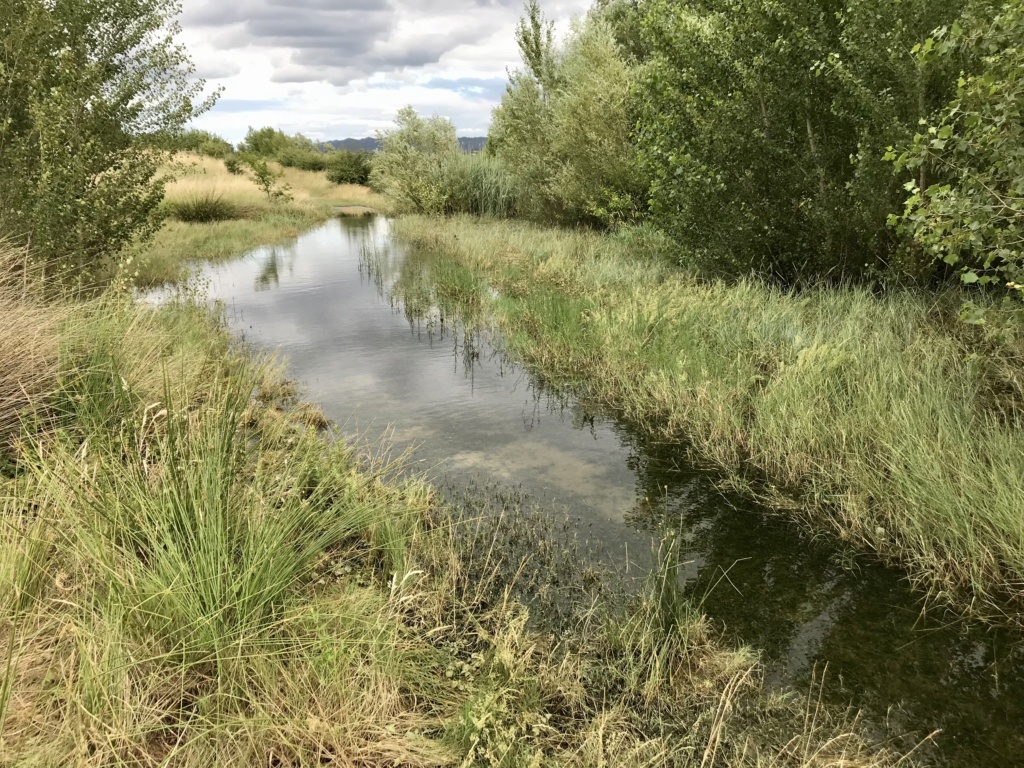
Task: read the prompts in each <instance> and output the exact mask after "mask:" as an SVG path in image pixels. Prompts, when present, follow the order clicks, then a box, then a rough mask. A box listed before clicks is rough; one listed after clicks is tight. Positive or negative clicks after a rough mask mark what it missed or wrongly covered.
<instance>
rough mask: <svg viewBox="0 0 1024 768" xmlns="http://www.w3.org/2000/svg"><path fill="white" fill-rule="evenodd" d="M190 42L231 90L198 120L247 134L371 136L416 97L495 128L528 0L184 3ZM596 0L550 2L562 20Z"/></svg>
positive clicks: (203, 68) (214, 82) (237, 135)
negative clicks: (502, 81)
mask: <svg viewBox="0 0 1024 768" xmlns="http://www.w3.org/2000/svg"><path fill="white" fill-rule="evenodd" d="M183 5H184V13H183V15H182V18H181V24H182V28H183V33H182V41H183V42H184V43H185V44H186V45H187V46H188V48H189V50H190V51H191V52H192V56H193V59H194V60H195V62H196V66H197V74H198V75H199V76H200V77H204V78H205V79H207V81H208V85H209V86H210V87H211V88H213V87H222V88H223V95H222V101H221V104H220V105H219V106H217V107H215V108H214V109H213V110H212V111H211V112H210V113H208V114H206V115H203V116H202V117H200V118H199V119H198V120H197V121H196V125H197V126H198V127H201V128H205V129H207V130H212V131H215V132H216V133H219V134H221V135H223V136H224V137H225V138H227V139H229V140H231V141H238V140H239V139H241V138H242V137H243V136H244V135H245V132H246V129H247V127H248V126H250V125H253V126H263V125H272V126H274V127H277V128H281V129H282V130H285V131H289V132H295V131H301V132H303V133H305V134H306V135H308V136H311V137H313V138H319V139H333V138H343V137H346V136H365V135H370V134H372V133H373V132H374V131H375V130H377V129H379V128H383V127H386V126H388V125H390V123H391V121H392V119H393V117H394V115H395V113H396V112H397V111H398V109H399V108H401V107H403V106H405V105H406V104H412V105H413V106H414V107H416V109H417V110H419V111H421V112H423V113H427V114H435V113H436V114H443V115H446V116H448V117H451V118H452V120H453V122H455V124H456V127H458V128H459V132H460V133H461V134H463V135H469V134H475V135H479V134H482V133H486V130H487V126H488V125H489V124H490V113H491V109H492V108H493V107H494V106H495V104H496V103H497V98H498V96H499V89H497V88H496V87H495V84H496V82H495V81H496V79H497V78H503V77H504V76H505V73H506V70H507V68H508V67H510V66H515V65H517V64H518V52H517V50H516V44H515V38H514V29H515V25H516V21H517V19H518V18H519V16H520V14H521V13H522V5H521V2H520V0H420V1H419V2H416V1H415V0H235V1H234V2H231V3H226V2H223V0H185V1H184V3H183ZM588 6H589V0H560V1H559V2H550V3H546V4H545V5H544V8H545V12H546V13H547V14H548V15H549V16H550V17H551V18H553V19H555V20H556V21H558V22H563V23H564V22H565V21H567V20H568V19H569V18H570V17H571V16H573V15H578V14H580V13H583V12H585V11H586V9H587V7H588Z"/></svg>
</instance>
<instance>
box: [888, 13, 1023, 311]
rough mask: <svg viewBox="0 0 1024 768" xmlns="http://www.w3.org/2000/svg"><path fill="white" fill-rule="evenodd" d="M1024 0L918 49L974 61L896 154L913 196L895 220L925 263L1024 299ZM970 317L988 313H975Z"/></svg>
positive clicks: (927, 55)
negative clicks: (952, 269)
mask: <svg viewBox="0 0 1024 768" xmlns="http://www.w3.org/2000/svg"><path fill="white" fill-rule="evenodd" d="M1022 41H1024V0H1010V2H1007V3H1006V4H1005V5H1004V7H1003V8H1002V10H1001V12H1000V13H999V14H998V15H996V16H995V18H994V19H991V20H990V19H988V18H986V17H985V16H984V15H982V16H981V17H974V18H971V19H968V20H965V25H961V24H957V25H955V26H953V27H950V28H947V29H943V30H940V31H939V33H938V34H937V35H936V36H935V37H934V38H929V40H928V41H926V42H925V44H924V45H922V46H921V47H920V49H919V50H918V52H917V55H918V59H919V60H920V61H921V62H922V66H924V65H925V64H927V62H928V61H929V60H931V59H935V58H951V57H953V58H957V59H962V58H963V55H962V54H963V53H964V52H965V51H967V52H969V53H971V54H973V56H971V57H970V58H974V59H976V60H978V62H979V63H978V66H977V67H976V69H975V71H973V72H963V73H961V75H960V77H959V78H958V84H957V92H956V98H955V99H953V100H952V101H951V102H950V104H949V105H948V106H947V107H946V108H945V109H944V110H943V111H942V112H941V114H940V115H939V116H938V118H937V119H936V120H935V121H933V122H931V123H930V124H928V125H927V126H926V128H925V129H924V130H922V131H920V132H918V133H917V134H916V136H915V137H914V139H913V142H911V143H909V146H907V147H906V148H905V151H903V152H902V153H900V154H897V153H896V152H895V151H893V152H892V153H890V155H889V157H890V159H892V160H894V161H895V162H896V164H897V167H898V168H900V169H908V170H910V171H911V172H912V173H913V175H914V180H913V181H912V182H910V183H908V185H907V187H908V191H909V192H910V195H909V198H908V199H907V202H906V207H905V210H904V212H903V214H902V216H901V217H896V216H894V217H893V223H895V224H897V225H898V226H899V227H900V228H901V229H902V230H903V231H906V232H908V233H910V234H911V235H912V236H913V238H914V241H915V243H916V244H917V245H918V246H919V248H920V249H921V251H922V252H923V254H924V256H925V258H928V259H934V260H938V261H940V262H944V263H946V264H949V265H953V266H955V267H957V268H959V269H960V272H961V278H962V280H963V281H964V282H965V283H968V284H979V285H985V284H990V283H996V282H1001V283H1002V284H1003V285H1004V286H1005V287H1006V288H1008V289H1009V290H1010V292H1011V295H1017V296H1020V295H1021V293H1022V292H1024V44H1022ZM968 316H969V317H970V318H971V319H976V320H981V319H982V316H981V315H980V314H979V313H977V312H974V311H970V312H969V314H968Z"/></svg>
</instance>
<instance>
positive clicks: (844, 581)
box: [201, 217, 1024, 766]
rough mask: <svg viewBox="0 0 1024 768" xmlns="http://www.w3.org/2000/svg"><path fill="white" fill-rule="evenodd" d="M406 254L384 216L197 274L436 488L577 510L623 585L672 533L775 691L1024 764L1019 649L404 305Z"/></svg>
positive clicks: (978, 761) (252, 331)
mask: <svg viewBox="0 0 1024 768" xmlns="http://www.w3.org/2000/svg"><path fill="white" fill-rule="evenodd" d="M367 248H368V249H369V250H370V252H372V253H373V254H374V255H373V261H372V263H370V262H369V261H368V260H367V259H366V258H364V257H363V256H364V253H365V252H366V249H367ZM404 257H405V254H404V252H403V249H402V247H401V246H400V245H398V244H395V243H393V242H392V241H391V240H390V238H389V227H388V222H387V221H386V220H385V219H383V218H373V217H366V218H343V219H338V220H334V221H331V222H329V223H327V224H326V225H324V226H323V227H321V228H319V229H317V230H314V231H312V232H309V233H307V234H305V235H303V236H301V237H300V238H298V240H297V241H296V242H295V243H294V244H292V245H290V246H287V247H277V248H262V249H258V250H256V251H254V252H252V253H250V254H249V255H247V256H245V257H243V258H241V259H239V260H237V261H234V262H231V263H228V264H223V265H219V266H214V267H209V268H206V269H204V270H203V272H202V275H201V277H202V279H203V280H204V281H205V282H206V286H207V289H208V292H209V294H210V296H211V297H213V298H216V299H220V300H222V301H223V302H224V303H225V304H226V305H227V309H228V318H229V322H230V323H231V325H232V327H233V328H234V329H235V330H236V331H239V332H241V333H242V334H243V335H244V336H245V337H246V338H247V339H248V340H249V341H251V342H253V343H254V344H256V345H258V346H260V347H265V348H270V349H279V350H280V351H281V352H282V353H283V354H284V355H285V356H286V357H287V359H288V362H289V367H290V372H291V374H292V375H293V376H294V377H295V378H297V379H298V380H299V381H300V382H302V384H303V385H304V386H305V389H306V392H307V393H308V397H309V399H311V400H313V401H314V402H317V403H319V404H320V405H321V406H322V407H323V409H324V411H325V413H326V414H327V415H328V416H329V417H330V418H332V419H333V420H335V421H337V422H338V423H340V424H342V425H343V429H344V431H346V432H347V433H356V434H359V435H362V436H363V437H364V438H366V439H369V440H373V439H377V438H378V437H380V436H381V435H383V434H384V433H385V432H387V431H388V427H389V425H393V430H391V431H390V432H389V433H388V437H389V438H390V441H391V443H392V444H393V445H394V446H396V449H398V450H404V449H406V448H412V449H413V454H412V457H413V461H415V462H416V463H417V464H418V465H419V466H421V467H422V468H423V469H425V470H427V471H428V472H429V473H430V474H431V475H432V476H434V477H438V478H440V477H444V478H445V479H446V482H448V483H449V484H450V483H455V484H458V483H460V482H461V483H467V484H468V483H478V482H481V481H485V482H488V483H492V482H495V481H497V482H499V483H502V484H507V485H509V486H513V487H516V488H518V489H520V490H521V491H522V492H523V493H525V494H527V495H528V496H531V497H533V498H535V499H537V500H539V501H540V502H542V503H543V504H544V505H545V507H547V508H550V509H551V510H552V513H553V514H558V515H562V514H564V513H565V512H566V511H567V512H568V514H570V515H571V516H572V517H573V518H574V519H577V520H578V521H579V525H580V526H581V529H582V532H583V533H584V534H585V535H586V536H588V537H589V538H590V539H591V540H593V541H595V542H597V543H598V544H600V545H601V546H602V548H603V550H604V551H605V556H606V557H611V558H613V559H614V561H615V562H616V563H617V564H618V566H620V567H621V568H622V569H626V568H629V569H632V570H634V571H639V570H642V569H643V567H644V563H646V562H648V561H649V553H650V551H651V542H652V537H655V536H658V535H660V533H659V532H660V530H661V527H662V526H663V525H664V523H665V521H671V523H672V524H673V525H678V526H679V527H680V529H681V531H682V536H683V539H682V540H683V542H684V544H683V559H684V561H685V563H686V565H685V567H684V568H683V577H684V578H685V579H686V580H687V584H688V589H689V590H690V591H691V592H692V593H693V594H694V595H695V596H698V597H701V598H703V601H704V602H703V605H704V610H705V612H706V613H708V614H709V615H710V616H712V617H713V618H714V619H716V620H717V621H718V622H720V623H721V624H722V625H723V626H724V627H725V628H726V632H727V633H728V635H729V636H730V637H734V638H736V639H737V641H740V640H741V641H742V642H744V643H747V644H749V645H752V646H754V647H757V648H761V649H764V651H765V654H766V660H767V661H768V662H769V678H770V680H771V681H772V682H777V683H781V684H791V685H794V686H796V687H797V688H801V687H806V685H807V682H808V681H809V680H810V679H811V678H812V677H814V676H818V677H820V676H821V674H822V671H823V670H824V669H825V668H826V666H827V672H826V673H825V689H826V691H827V696H828V697H831V698H833V699H835V700H837V701H852V702H853V703H854V704H855V705H856V706H858V707H862V708H864V709H865V711H866V712H867V713H868V715H869V717H870V718H871V719H872V720H873V721H874V722H876V723H879V724H880V725H883V726H884V725H888V726H889V730H891V731H894V732H897V733H900V732H906V731H912V732H913V733H915V734H917V735H918V736H919V737H923V736H926V735H927V734H929V733H931V732H932V731H935V730H938V729H941V730H942V733H941V734H940V735H938V736H937V737H936V738H935V741H934V745H932V746H928V747H926V748H925V750H926V752H927V755H928V757H929V760H930V761H932V762H934V763H935V764H938V765H951V766H954V765H955V766H1013V765H1024V647H1022V646H1021V644H1019V643H1011V642H1010V641H1009V640H1007V639H1006V638H1005V637H1004V636H1003V635H1002V634H1001V633H999V632H994V631H985V630H981V629H978V628H973V629H972V628H968V627H965V626H964V625H962V624H957V623H952V624H947V623H945V621H948V618H947V617H944V616H942V615H939V612H934V615H929V616H927V617H925V618H922V616H921V604H920V596H918V595H916V594H915V593H913V592H912V591H911V589H910V588H909V585H908V584H907V583H906V581H905V580H904V579H903V578H902V577H901V576H900V575H899V574H898V573H896V572H895V571H892V570H889V569H886V568H883V567H881V566H880V565H878V564H876V563H874V562H873V561H871V560H870V559H869V558H866V557H855V556H853V555H852V553H850V552H848V551H845V550H844V549H843V548H841V547H839V546H838V545H836V544H835V542H833V541H831V540H829V539H827V538H825V537H822V538H819V539H810V538H808V537H807V536H806V535H804V534H803V532H802V531H801V530H800V529H799V528H798V527H797V526H796V525H794V524H791V523H788V522H786V521H784V520H781V519H780V518H779V517H778V516H775V515H772V514H770V513H769V512H768V511H766V510H764V509H761V508H759V507H758V506H757V505H755V504H752V503H749V502H746V501H744V500H742V499H739V498H736V497H734V496H729V495H727V494H723V493H721V492H720V491H718V490H717V489H716V486H715V483H714V477H712V476H709V475H708V474H707V473H704V472H700V471H697V470H695V469H693V468H692V467H688V466H686V464H685V463H683V462H684V459H683V452H682V451H681V450H673V449H671V448H666V447H660V448H652V447H650V446H646V445H644V443H643V441H642V439H640V438H638V437H637V436H636V435H633V434H631V432H630V430H629V429H627V428H626V427H624V426H623V425H620V424H617V423H616V422H615V421H614V420H613V419H610V418H608V417H602V415H600V414H594V413H589V412H588V411H587V409H586V407H585V406H584V405H583V404H581V403H579V402H575V401H573V400H571V399H566V398H564V397H558V396H553V395H551V394H549V393H547V392H546V391H545V390H544V388H543V387H542V386H541V385H540V384H539V383H538V382H537V380H536V379H534V378H531V376H530V375H529V374H528V373H527V372H526V371H524V370H523V369H522V368H520V367H518V366H516V365H515V364H513V363H511V362H509V361H508V360H507V359H506V358H505V357H503V356H502V355H501V354H500V352H498V351H497V350H495V348H494V347H493V346H492V345H491V344H490V343H489V342H488V340H487V337H486V334H483V333H480V332H473V331H467V330H466V329H465V328H464V327H463V326H462V325H461V323H460V322H459V320H458V318H453V317H444V316H443V315H442V313H441V312H440V310H438V309H437V308H436V307H428V308H427V309H426V310H425V311H419V310H417V311H415V312H414V311H412V310H410V309H409V308H407V307H403V306H402V305H401V304H400V303H395V304H394V305H393V302H392V301H391V300H389V295H390V292H389V286H390V285H391V282H392V281H393V280H394V279H396V277H397V276H398V275H399V274H400V273H401V269H402V266H403V263H404Z"/></svg>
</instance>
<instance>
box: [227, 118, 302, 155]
mask: <svg viewBox="0 0 1024 768" xmlns="http://www.w3.org/2000/svg"><path fill="white" fill-rule="evenodd" d="M307 141H308V140H307ZM290 146H293V141H292V139H291V137H290V136H288V134H286V133H285V132H284V131H279V130H277V129H276V128H270V127H269V126H268V127H265V128H253V127H252V126H249V130H248V131H247V132H246V134H245V138H244V139H243V140H242V143H241V144H239V145H238V151H239V152H243V153H245V154H249V155H259V156H260V157H270V158H276V157H277V156H278V155H279V154H281V152H283V151H284V150H285V149H287V148H288V147H290ZM311 146H312V145H311Z"/></svg>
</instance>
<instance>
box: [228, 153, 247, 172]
mask: <svg viewBox="0 0 1024 768" xmlns="http://www.w3.org/2000/svg"><path fill="white" fill-rule="evenodd" d="M224 167H225V168H226V169H227V172H228V173H230V174H231V175H232V176H242V175H243V174H244V173H245V163H244V162H243V161H242V158H240V157H239V156H238V155H230V156H228V157H225V158H224Z"/></svg>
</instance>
